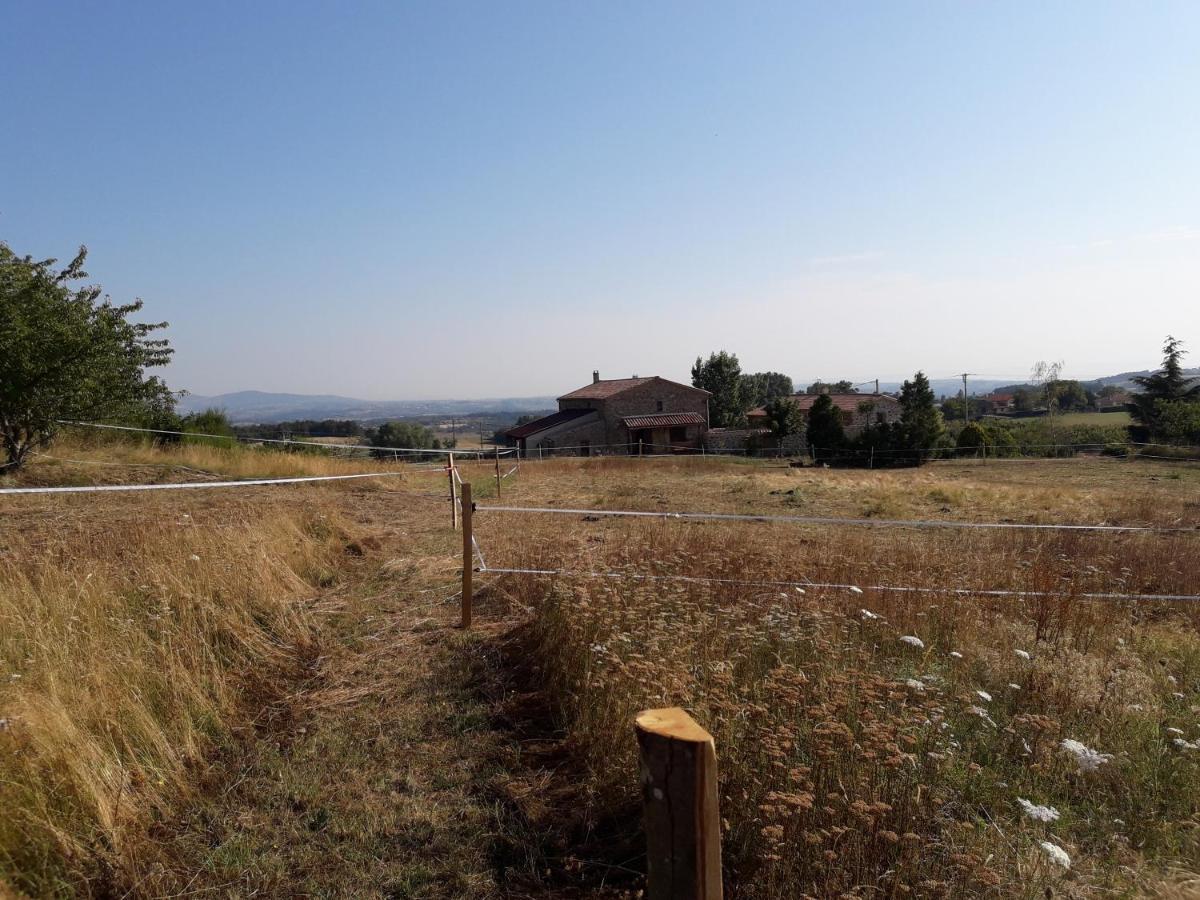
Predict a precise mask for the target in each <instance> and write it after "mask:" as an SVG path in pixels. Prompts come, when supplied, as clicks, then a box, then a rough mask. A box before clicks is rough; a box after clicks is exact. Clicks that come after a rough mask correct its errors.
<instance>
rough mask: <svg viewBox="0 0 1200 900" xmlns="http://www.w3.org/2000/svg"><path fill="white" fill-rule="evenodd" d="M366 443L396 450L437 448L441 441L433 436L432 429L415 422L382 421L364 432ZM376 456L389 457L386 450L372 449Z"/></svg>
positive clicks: (389, 454)
mask: <svg viewBox="0 0 1200 900" xmlns="http://www.w3.org/2000/svg"><path fill="white" fill-rule="evenodd" d="M365 436H366V440H367V444H368V445H370V446H372V447H395V448H396V449H397V450H439V449H441V446H442V445H441V441H439V440H438V439H437V438H436V437H434V434H433V430H432V429H430V428H426V427H425V426H424V425H420V424H418V423H416V422H384V423H383V424H382V425H380V426H379V427H378V428H376V429H374V430H369V431H367V433H366V435H365ZM374 454H375V455H376V456H381V457H390V456H391V455H392V454H391V453H389V452H388V451H387V450H376V451H374Z"/></svg>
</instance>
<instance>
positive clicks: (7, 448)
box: [0, 243, 175, 469]
mask: <svg viewBox="0 0 1200 900" xmlns="http://www.w3.org/2000/svg"><path fill="white" fill-rule="evenodd" d="M86 258H87V248H86V247H80V248H79V253H78V254H77V255H76V256H75V258H74V259H73V260H72V261H71V263H70V264H69V265H67V266H66V268H64V269H62V270H60V271H56V270H55V268H54V266H55V263H56V262H57V260H53V259H47V260H42V261H40V262H39V261H36V260H34V259H33V258H32V257H30V256H24V257H19V256H17V255H16V254H15V253H13V252H12V250H11V249H10V248H9V247H8V245H7V244H3V243H0V441H3V446H4V453H5V457H6V461H7V462H6V464H7V466H8V467H9V468H10V469H17V468H20V466H21V465H22V464H23V463H24V462H25V460H26V458H27V457H28V455H29V453H30V452H31V451H32V450H34V449H35V448H37V447H39V446H44V445H45V444H46V443H47V442H49V441H50V440H51V438H53V436H54V434H55V432H56V431H57V430H58V427H59V425H60V423H61V422H62V421H63V420H72V419H79V420H88V421H97V420H100V421H103V420H113V419H118V418H120V419H123V420H126V421H129V420H133V419H138V420H141V421H145V420H147V419H149V420H152V421H153V420H160V419H161V418H162V417H163V416H164V415H169V414H171V413H172V411H173V409H174V406H175V395H173V394H172V393H171V392H170V391H169V390H168V389H167V386H166V384H165V383H164V382H163V381H162V380H161V379H160V378H158V377H157V376H147V374H146V370H147V369H149V368H153V367H157V366H163V365H166V363H167V362H168V361H169V360H170V357H171V353H172V351H171V348H170V345H169V344H168V342H167V341H166V340H165V339H161V338H152V337H151V335H152V334H153V333H154V332H155V331H157V330H159V329H162V328H165V327H166V324H167V323H166V322H159V323H157V324H143V323H138V322H130V321H129V320H128V317H129V316H131V315H132V314H134V313H136V312H139V311H140V310H141V308H142V301H140V300H137V301H135V302H133V303H128V304H125V305H123V306H114V305H113V303H112V300H111V298H109V297H107V296H105V297H104V298H103V300H101V299H100V298H101V293H102V289H101V288H100V287H98V286H86V287H79V288H72V287H71V282H75V281H79V280H81V279H84V278H87V277H88V276H87V272H85V271H84V270H83V263H84V260H85V259H86Z"/></svg>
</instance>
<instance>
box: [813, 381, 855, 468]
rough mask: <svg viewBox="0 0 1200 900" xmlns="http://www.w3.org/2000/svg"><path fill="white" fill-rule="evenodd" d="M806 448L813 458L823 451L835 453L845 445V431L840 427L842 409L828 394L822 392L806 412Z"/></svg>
mask: <svg viewBox="0 0 1200 900" xmlns="http://www.w3.org/2000/svg"><path fill="white" fill-rule="evenodd" d="M807 437H808V449H809V450H810V451H811V453H812V456H813V459H817V458H818V457H819V455H820V454H822V453H823V452H825V451H833V454H834V455H836V453H837V451H838V450H841V449H842V448H843V447H844V446H845V445H846V431H845V429H844V428H843V427H842V411H841V410H840V409H838V408H837V406H836V405H835V404H834V402H833V399H832V398H831V397H830V396H829V395H828V394H822V395H821V396H820V397H818V398H817V399H816V401H815V402H814V403H813V405H812V409H810V410H809V412H808V432H807Z"/></svg>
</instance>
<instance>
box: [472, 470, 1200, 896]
mask: <svg viewBox="0 0 1200 900" xmlns="http://www.w3.org/2000/svg"><path fill="white" fill-rule="evenodd" d="M506 490H507V491H508V494H507V495H506V497H505V502H506V503H507V502H510V501H511V503H512V504H514V505H546V506H558V507H581V508H602V507H608V508H626V509H643V510H656V511H689V510H724V511H736V512H789V511H790V512H792V513H812V514H841V515H851V516H854V515H859V516H861V515H868V516H869V515H879V516H886V517H888V518H902V519H912V518H937V519H958V520H965V521H970V520H976V521H984V520H986V521H1016V522H1042V523H1052V522H1063V523H1066V522H1086V523H1093V524H1096V523H1102V522H1107V523H1122V524H1130V525H1158V526H1167V527H1177V528H1184V529H1188V528H1190V529H1193V530H1192V531H1184V532H1172V533H1146V532H1142V533H1104V532H1099V533H1096V532H1061V531H1044V532H1043V531H973V530H971V531H969V530H953V529H915V528H907V527H887V528H870V529H868V528H861V527H857V528H849V527H836V526H821V527H808V526H800V525H794V524H764V523H743V522H712V521H709V522H703V521H700V522H697V521H689V520H673V519H661V520H660V519H651V520H646V519H632V520H631V519H600V518H597V517H591V516H579V515H576V516H563V515H555V516H549V515H535V514H525V513H502V512H491V511H488V510H487V509H486V506H484V508H483V509H482V510H481V511H480V512H479V514H478V515H477V517H476V520H477V523H478V534H479V539H480V543H481V546H482V548H483V550H484V553H485V554H486V556H487V562H488V565H489V566H492V567H494V568H528V569H542V570H558V571H561V572H565V573H568V574H563V575H559V576H543V575H520V574H510V575H502V576H498V578H499V580H498V582H497V583H496V588H497V593H498V594H500V595H502V596H503V597H504V598H505V599H506V600H507V601H508V602H509V603H511V604H512V605H513V607H514V608H515V609H516V610H518V611H519V612H523V613H524V614H525V616H526V618H525V622H524V624H523V625H522V627H521V628H519V629H518V630H517V631H516V632H515V633H514V636H513V640H514V641H515V642H516V643H517V645H518V653H519V655H520V658H522V659H523V660H525V661H527V664H528V665H529V666H530V668H531V671H533V672H534V673H535V675H534V676H533V680H534V684H535V685H536V686H537V687H539V688H540V689H541V690H543V691H544V692H545V694H546V698H547V701H548V703H549V704H550V708H551V709H552V710H553V716H554V720H555V722H556V724H557V726H558V727H560V728H562V729H563V731H564V733H565V734H566V736H567V737H566V746H567V747H568V748H570V752H571V754H572V756H573V757H574V760H575V763H576V765H577V767H578V769H577V770H578V772H580V773H582V774H581V776H580V777H581V778H582V780H583V782H584V786H583V787H582V789H580V790H578V791H576V792H575V793H573V794H572V797H573V800H572V803H573V804H574V805H575V806H576V807H577V808H578V809H579V810H581V811H582V819H583V821H582V823H581V824H580V826H579V827H582V828H584V829H594V830H597V831H600V832H605V831H607V832H612V833H615V832H619V831H622V830H626V831H627V830H630V829H636V827H637V815H638V804H639V799H638V792H637V779H636V772H637V761H636V751H635V746H634V742H633V740H632V738H631V723H632V720H633V717H634V715H635V714H636V712H637V711H638V710H640V709H642V708H646V707H659V706H666V705H679V706H683V707H685V708H686V709H688V710H689V711H690V712H691V713H692V714H693V715H694V716H695V717H696V718H697V719H698V720H699V721H700V722H701V723H702V724H704V725H705V726H706V727H708V728H709V729H710V730H711V731H712V732H713V734H714V736H715V738H716V742H717V753H718V761H719V770H720V794H721V815H722V818H723V822H724V829H725V834H724V853H725V868H726V884H727V887H728V888H729V892H730V893H731V894H732V895H733V896H738V897H795V896H803V895H808V896H833V895H839V894H849V895H854V896H898V895H911V896H938V895H941V896H963V895H972V896H977V895H1003V896H1030V897H1032V896H1041V895H1044V894H1045V892H1046V891H1053V892H1059V893H1066V894H1068V895H1078V896H1100V895H1105V896H1107V895H1111V894H1113V893H1115V894H1118V895H1124V894H1129V893H1145V894H1161V895H1163V896H1176V895H1179V894H1180V893H1181V892H1186V891H1188V890H1191V891H1193V892H1194V891H1195V890H1196V889H1197V885H1198V879H1200V870H1198V867H1197V864H1196V860H1197V859H1200V801H1198V800H1197V797H1198V796H1200V633H1198V629H1197V626H1198V625H1200V608H1198V607H1196V606H1195V605H1192V604H1188V603H1184V602H1163V601H1145V600H1143V601H1134V600H1128V599H1120V598H1115V599H1088V598H1087V597H1085V596H1084V595H1085V594H1089V593H1113V594H1125V593H1154V594H1200V566H1197V564H1196V560H1197V551H1198V549H1200V532H1196V531H1195V530H1194V529H1195V527H1196V526H1197V524H1200V508H1198V506H1197V500H1198V499H1200V472H1197V471H1196V470H1195V469H1186V468H1181V467H1172V466H1170V465H1153V464H1146V463H1144V462H1139V463H1130V462H1122V461H1110V460H1095V461H1083V460H1077V461H1071V462H1070V463H1060V462H1049V461H1048V462H1045V463H1041V464H1037V463H1033V464H1031V463H1013V464H1008V465H1004V464H994V465H991V466H980V465H972V464H950V465H938V466H930V467H926V468H923V469H920V470H909V471H895V472H886V473H869V472H839V471H827V470H803V471H796V470H788V469H766V468H762V467H746V466H744V465H738V464H732V465H731V464H725V463H706V462H700V463H697V462H695V461H689V460H680V461H678V462H667V463H664V464H660V465H647V464H646V463H645V462H637V461H601V462H598V463H596V462H593V463H587V464H582V463H570V462H565V461H564V462H556V463H546V464H543V465H542V467H540V468H539V467H535V466H526V467H523V468H522V475H521V476H520V480H519V482H517V483H515V484H513V485H511V486H507V487H506ZM481 505H482V504H481ZM601 573H605V574H604V575H603V576H602V577H601ZM614 574H615V575H616V576H617V577H609V576H611V575H614ZM645 576H650V577H649V578H647V577H645ZM679 576H684V579H680V578H679ZM686 579H695V580H686ZM709 579H724V581H712V580H709ZM764 582H777V583H776V584H766V583H764ZM814 583H815V584H840V585H845V586H846V587H842V588H836V589H835V588H822V587H814V586H813V585H814ZM896 586H907V587H918V588H924V589H926V590H927V591H928V593H904V592H897V591H892V590H884V589H882V588H885V587H896ZM946 588H954V589H960V590H963V591H965V592H964V593H948V592H946V593H943V592H941V591H942V590H943V589H946ZM1004 589H1007V590H1014V591H1024V592H1030V593H1029V594H1027V595H1025V596H995V595H989V594H987V593H984V591H987V590H1004ZM610 862H612V863H614V864H617V863H620V864H623V865H625V866H626V867H629V866H630V860H628V859H626V860H620V861H616V860H613V861H610Z"/></svg>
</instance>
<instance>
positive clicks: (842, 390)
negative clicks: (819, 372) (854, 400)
mask: <svg viewBox="0 0 1200 900" xmlns="http://www.w3.org/2000/svg"><path fill="white" fill-rule="evenodd" d="M804 393H806V394H857V393H858V389H857V388H855V387H854V385H853V384H851V383H850V382H849V381H821V380H820V379H817V380H816V381H814V382H813V383H812V384H810V385H809V386H808V387H806V388H805V389H804Z"/></svg>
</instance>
